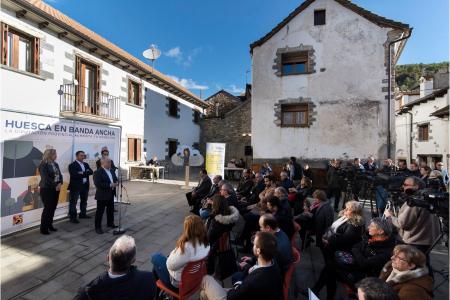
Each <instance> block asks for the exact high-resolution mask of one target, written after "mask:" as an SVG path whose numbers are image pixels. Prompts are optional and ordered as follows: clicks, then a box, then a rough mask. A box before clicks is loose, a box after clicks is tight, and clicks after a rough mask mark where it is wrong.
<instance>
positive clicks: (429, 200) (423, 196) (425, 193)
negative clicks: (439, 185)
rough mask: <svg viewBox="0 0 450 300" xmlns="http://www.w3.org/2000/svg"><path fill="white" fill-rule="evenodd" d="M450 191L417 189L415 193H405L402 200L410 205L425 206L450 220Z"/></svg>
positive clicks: (433, 212)
mask: <svg viewBox="0 0 450 300" xmlns="http://www.w3.org/2000/svg"><path fill="white" fill-rule="evenodd" d="M448 197H449V193H448V192H437V191H433V190H422V191H417V192H416V193H414V194H413V195H407V194H403V195H402V197H401V200H402V201H403V202H406V203H407V204H408V205H409V206H416V207H423V208H426V209H428V210H429V211H430V212H431V213H432V214H435V215H436V216H438V217H440V218H442V219H444V220H446V223H447V224H448V220H449V211H448V209H449V199H448Z"/></svg>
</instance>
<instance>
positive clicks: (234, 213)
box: [206, 195, 239, 274]
mask: <svg viewBox="0 0 450 300" xmlns="http://www.w3.org/2000/svg"><path fill="white" fill-rule="evenodd" d="M238 220H239V211H238V210H237V208H235V207H234V206H229V205H228V201H227V199H226V198H225V197H224V196H221V195H215V196H214V197H213V198H212V209H211V214H210V215H209V217H208V220H207V221H206V228H207V237H208V241H209V244H210V247H211V249H210V252H209V256H208V274H213V273H214V263H215V257H216V255H215V254H216V252H217V250H218V248H219V243H218V242H219V239H220V237H221V236H222V235H223V234H224V233H226V232H230V231H231V229H232V228H233V226H234V224H235V223H236V222H237V221H238Z"/></svg>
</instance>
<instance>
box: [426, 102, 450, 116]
mask: <svg viewBox="0 0 450 300" xmlns="http://www.w3.org/2000/svg"><path fill="white" fill-rule="evenodd" d="M449 115H450V108H449V106H448V105H447V106H445V107H443V108H441V109H438V110H436V111H435V112H433V113H431V114H430V117H438V118H442V117H445V116H449Z"/></svg>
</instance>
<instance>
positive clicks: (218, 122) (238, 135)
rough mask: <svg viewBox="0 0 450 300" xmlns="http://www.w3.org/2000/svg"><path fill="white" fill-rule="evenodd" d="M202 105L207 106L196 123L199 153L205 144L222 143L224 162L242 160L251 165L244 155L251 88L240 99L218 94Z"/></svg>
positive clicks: (249, 127) (248, 142) (250, 157)
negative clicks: (198, 126) (198, 125)
mask: <svg viewBox="0 0 450 300" xmlns="http://www.w3.org/2000/svg"><path fill="white" fill-rule="evenodd" d="M205 102H206V103H208V104H209V105H210V106H209V108H207V109H206V114H205V115H204V117H203V118H202V119H201V121H200V128H201V130H200V152H201V153H205V152H204V151H205V149H206V143H214V142H215V143H226V149H225V161H227V162H228V161H230V160H231V159H232V158H235V159H240V158H243V159H244V161H246V163H247V165H251V163H252V155H251V154H250V153H249V152H247V154H248V155H246V152H245V147H251V86H250V85H247V86H246V91H245V93H244V94H243V95H240V96H234V95H232V94H230V93H228V92H227V91H224V90H221V91H219V92H217V93H215V94H214V95H212V96H210V97H209V98H207V99H206V100H205ZM249 154H250V155H249Z"/></svg>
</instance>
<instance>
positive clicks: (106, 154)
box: [95, 147, 117, 172]
mask: <svg viewBox="0 0 450 300" xmlns="http://www.w3.org/2000/svg"><path fill="white" fill-rule="evenodd" d="M101 154H102V156H101V157H100V158H99V159H97V161H96V162H95V165H96V166H97V170H98V169H100V167H101V160H102V158H106V157H107V158H109V150H108V147H103V148H102V151H101ZM109 159H110V160H111V170H112V171H113V172H116V170H117V167H116V165H114V161H113V160H112V159H111V158H109Z"/></svg>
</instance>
